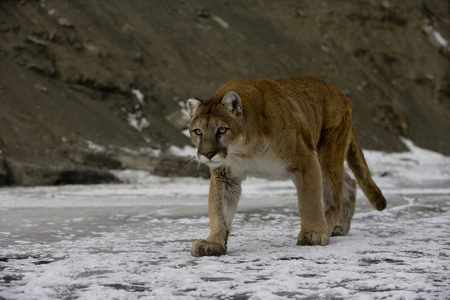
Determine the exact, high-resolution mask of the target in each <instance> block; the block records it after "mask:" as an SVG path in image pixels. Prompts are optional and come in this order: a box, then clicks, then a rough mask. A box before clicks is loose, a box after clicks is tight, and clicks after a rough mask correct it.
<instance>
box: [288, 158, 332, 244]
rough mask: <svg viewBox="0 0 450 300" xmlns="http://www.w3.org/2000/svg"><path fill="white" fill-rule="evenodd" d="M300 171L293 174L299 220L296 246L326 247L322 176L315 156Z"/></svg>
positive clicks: (327, 240) (328, 236) (306, 160)
mask: <svg viewBox="0 0 450 300" xmlns="http://www.w3.org/2000/svg"><path fill="white" fill-rule="evenodd" d="M304 159H305V163H304V165H303V167H302V171H301V172H300V171H297V172H293V175H294V176H293V180H294V183H295V185H296V187H297V194H298V209H299V214H300V218H301V230H300V234H299V235H298V239H297V245H322V246H325V245H328V244H329V243H330V235H329V234H328V230H327V222H326V220H325V214H324V210H323V206H322V178H321V177H322V176H321V172H320V165H319V162H318V159H317V156H316V155H311V157H310V158H309V159H308V158H306V157H304Z"/></svg>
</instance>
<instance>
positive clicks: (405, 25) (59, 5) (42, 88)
mask: <svg viewBox="0 0 450 300" xmlns="http://www.w3.org/2000/svg"><path fill="white" fill-rule="evenodd" d="M449 15H450V13H449V4H448V3H447V1H440V0H430V1H401V2H397V1H376V0H364V1H357V0H349V1H313V0H309V1H289V0H283V1H231V0H230V1H175V0H172V1H147V0H133V1H120V0H109V1H97V0H87V1H59V0H41V1H24V0H23V1H1V2H0V66H1V67H0V150H1V153H0V185H2V184H14V185H39V184H62V183H96V182H105V181H111V180H115V179H114V177H113V176H111V175H110V173H109V172H108V170H109V169H121V168H135V169H145V170H149V171H151V172H152V173H154V174H159V175H167V176H173V175H196V174H197V175H199V174H203V176H206V175H205V174H206V173H205V170H201V171H200V170H197V169H196V168H195V167H193V168H186V167H185V165H186V160H185V159H184V158H183V157H178V156H176V155H173V154H172V153H173V152H174V151H171V149H173V148H171V147H173V146H175V147H178V148H183V147H184V146H185V145H189V144H190V141H189V139H188V138H187V137H186V136H185V135H183V134H182V132H181V131H182V129H183V127H184V125H183V124H187V122H188V120H187V119H186V116H185V115H183V113H182V112H181V109H180V106H181V105H182V103H181V102H184V100H185V99H187V98H188V97H190V96H196V97H199V98H204V99H207V98H209V97H211V96H212V95H213V93H214V92H215V90H216V89H217V88H218V87H219V86H220V85H221V84H223V83H225V82H227V81H228V80H230V79H231V78H233V77H236V76H244V77H251V78H258V77H267V78H273V79H276V78H284V77H294V76H302V75H313V76H316V77H319V78H322V79H324V80H326V81H328V82H330V83H332V84H334V85H336V86H337V87H339V88H340V89H341V90H342V91H344V93H346V94H347V95H348V96H349V97H350V99H351V100H352V102H353V110H354V116H353V117H354V122H355V124H356V127H357V130H358V134H359V136H360V139H361V143H362V145H363V147H364V148H370V149H381V150H386V151H400V150H404V149H405V147H404V145H403V144H402V143H401V142H400V140H399V139H398V136H404V137H407V138H409V139H411V140H412V141H413V142H414V143H416V144H417V145H419V146H421V147H424V148H429V149H433V150H436V151H440V152H442V153H445V154H450V139H449V138H448V132H449V129H450V118H449V117H448V116H449V115H450V101H449V100H450V75H449V59H450V46H449V43H448V40H450V16H449ZM180 103H181V104H180Z"/></svg>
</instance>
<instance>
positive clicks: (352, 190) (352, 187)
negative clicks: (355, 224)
mask: <svg viewBox="0 0 450 300" xmlns="http://www.w3.org/2000/svg"><path fill="white" fill-rule="evenodd" d="M355 205H356V181H355V180H353V179H352V178H351V177H350V176H349V175H348V174H347V172H345V171H344V186H343V195H342V210H341V216H340V218H339V221H338V222H337V223H336V226H335V227H334V230H333V232H332V233H331V235H332V236H343V235H347V234H348V232H349V231H350V225H351V222H352V218H353V215H354V213H355Z"/></svg>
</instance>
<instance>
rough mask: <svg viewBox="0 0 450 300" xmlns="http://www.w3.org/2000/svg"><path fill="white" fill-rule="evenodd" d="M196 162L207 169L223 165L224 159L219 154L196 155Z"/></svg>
mask: <svg viewBox="0 0 450 300" xmlns="http://www.w3.org/2000/svg"><path fill="white" fill-rule="evenodd" d="M197 156H198V160H199V161H200V162H202V163H204V164H206V165H207V166H208V167H211V168H217V167H220V166H221V165H223V164H224V163H225V158H224V157H223V154H221V153H198V155H197Z"/></svg>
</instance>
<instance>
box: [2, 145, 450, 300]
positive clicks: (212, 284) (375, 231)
mask: <svg viewBox="0 0 450 300" xmlns="http://www.w3.org/2000/svg"><path fill="white" fill-rule="evenodd" d="M405 142H406V143H407V144H408V145H409V147H410V152H405V153H397V154H386V153H382V152H373V151H366V152H365V153H366V158H367V160H368V163H369V166H370V167H371V170H372V172H373V174H374V178H375V181H376V182H377V183H378V184H379V186H380V187H381V189H382V190H383V192H384V194H385V196H386V198H387V199H388V208H387V210H385V211H383V212H376V211H374V210H373V209H372V208H371V207H370V205H369V204H368V202H367V200H366V199H365V198H364V197H363V195H362V193H361V192H360V191H358V200H357V201H358V203H357V211H356V214H355V218H354V221H353V225H352V229H351V231H350V234H349V235H348V236H346V237H334V238H332V239H331V244H330V245H329V246H326V247H318V246H317V247H298V246H295V242H296V236H297V234H298V232H299V230H300V219H299V217H298V214H297V205H296V196H295V189H294V186H293V185H292V184H291V183H290V182H267V181H263V180H255V179H250V180H248V181H247V182H246V184H245V185H244V194H243V197H242V199H241V203H240V206H239V209H238V213H237V215H236V218H235V221H234V227H233V229H234V231H233V233H232V235H231V237H230V239H229V242H228V254H227V255H226V256H222V257H203V258H193V257H191V256H190V255H189V249H190V246H191V243H192V241H193V240H195V239H199V238H205V237H206V236H207V234H208V233H209V220H208V218H207V194H208V181H205V180H201V179H189V178H183V179H182V178H172V179H167V178H158V177H152V176H148V175H147V174H145V173H143V172H122V173H120V176H122V177H123V178H127V179H128V180H129V181H130V183H129V184H122V185H96V186H60V187H38V188H6V189H0V299H3V298H4V299H139V298H141V299H177V298H180V299H285V298H293V299H306V298H326V299H377V298H379V299H381V298H382V299H390V298H391V299H450V158H448V157H444V156H442V155H440V154H437V153H434V152H431V151H426V150H423V149H418V148H416V147H414V146H413V145H412V144H410V143H409V142H408V141H405Z"/></svg>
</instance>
